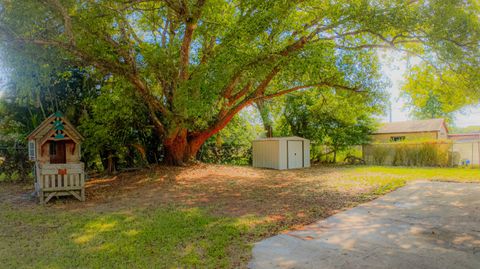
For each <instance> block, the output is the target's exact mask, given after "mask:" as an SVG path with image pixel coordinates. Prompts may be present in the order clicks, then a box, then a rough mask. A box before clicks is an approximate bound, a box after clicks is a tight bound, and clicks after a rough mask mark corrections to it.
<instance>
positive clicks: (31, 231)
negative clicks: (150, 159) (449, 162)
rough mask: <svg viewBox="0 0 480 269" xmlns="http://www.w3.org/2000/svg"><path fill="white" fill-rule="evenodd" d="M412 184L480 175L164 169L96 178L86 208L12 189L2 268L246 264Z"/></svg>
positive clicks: (3, 225) (0, 188)
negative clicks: (314, 226)
mask: <svg viewBox="0 0 480 269" xmlns="http://www.w3.org/2000/svg"><path fill="white" fill-rule="evenodd" d="M411 180H445V181H461V182H480V170H476V169H459V168H393V167H365V166H358V167H313V168H311V169H305V170H296V171H274V170H262V169H254V168H249V167H232V166H220V165H198V166H194V167H189V168H172V167H157V168H155V169H151V170H147V171H142V172H137V173H124V174H121V175H118V176H115V177H110V178H96V179H92V180H91V181H89V183H88V185H87V202H85V203H80V202H76V201H75V200H73V199H61V200H57V201H54V202H53V203H51V204H49V205H47V206H45V207H42V206H38V205H36V204H35V203H34V202H33V201H32V200H31V199H29V198H28V195H27V194H26V193H28V192H29V191H31V189H30V187H31V186H29V185H28V186H26V185H14V184H6V183H3V184H0V267H2V268H176V267H182V268H183V267H187V268H192V267H197V268H200V267H201V268H232V267H235V268H237V267H246V265H247V263H248V260H249V258H250V250H251V246H252V243H254V242H256V241H259V240H261V239H262V238H265V237H268V236H271V235H273V234H276V233H280V232H282V231H285V230H287V229H295V227H298V226H300V225H303V224H307V223H310V222H313V221H314V220H317V219H321V218H325V217H328V216H330V215H332V214H334V213H336V212H338V211H340V210H345V209H347V208H350V207H353V206H355V205H357V204H359V203H362V202H366V201H369V200H371V199H374V198H375V197H378V196H379V195H382V194H384V193H386V192H389V191H392V190H394V189H396V188H398V187H401V186H403V185H404V184H406V182H408V181H411Z"/></svg>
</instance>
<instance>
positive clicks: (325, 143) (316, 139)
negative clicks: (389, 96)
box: [279, 90, 384, 161]
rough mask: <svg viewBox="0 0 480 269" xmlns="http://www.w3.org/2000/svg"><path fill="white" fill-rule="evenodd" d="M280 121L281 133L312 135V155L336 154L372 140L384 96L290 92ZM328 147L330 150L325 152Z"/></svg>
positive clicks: (315, 157) (334, 92)
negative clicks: (376, 118)
mask: <svg viewBox="0 0 480 269" xmlns="http://www.w3.org/2000/svg"><path fill="white" fill-rule="evenodd" d="M285 99H286V100H285V110H284V114H283V117H282V118H281V119H280V121H279V125H280V126H279V131H280V133H281V135H297V136H301V137H305V138H308V139H310V140H311V141H312V142H313V143H312V144H313V145H312V157H313V158H314V159H316V160H319V159H320V158H321V157H322V155H326V154H330V153H333V161H336V154H337V152H339V151H343V150H346V149H349V148H351V147H352V146H356V145H362V144H365V143H368V142H369V135H370V134H371V133H372V131H373V130H374V129H375V127H376V125H375V122H376V121H375V119H374V115H375V114H378V113H380V112H381V111H382V108H383V106H382V104H383V103H384V98H383V96H369V95H363V94H362V95H359V94H352V93H350V92H341V91H340V92H338V91H333V90H332V91H329V92H325V91H323V92H306V93H297V94H292V95H288V96H286V98H285ZM325 147H326V148H327V152H325Z"/></svg>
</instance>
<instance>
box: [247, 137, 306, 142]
mask: <svg viewBox="0 0 480 269" xmlns="http://www.w3.org/2000/svg"><path fill="white" fill-rule="evenodd" d="M269 140H275V141H278V140H308V139H306V138H303V137H300V136H281V137H266V138H257V139H255V140H253V141H269Z"/></svg>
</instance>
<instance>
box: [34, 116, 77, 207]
mask: <svg viewBox="0 0 480 269" xmlns="http://www.w3.org/2000/svg"><path fill="white" fill-rule="evenodd" d="M82 140H83V137H82V135H80V133H79V132H78V131H77V130H75V128H74V127H73V125H72V124H71V123H70V122H69V121H68V120H67V119H66V118H65V117H64V116H63V114H62V113H60V112H57V113H54V114H52V115H51V116H49V117H48V118H47V119H46V120H44V121H43V122H42V123H41V124H40V125H39V126H38V127H37V128H36V129H35V130H33V132H32V133H31V134H30V135H28V155H29V158H30V160H31V161H34V162H35V166H34V174H35V192H36V194H37V196H38V197H39V199H40V203H42V204H43V203H47V202H48V201H49V200H50V199H52V198H53V197H56V196H64V195H73V196H74V197H76V198H77V199H78V200H80V201H85V172H84V165H83V163H82V162H81V161H80V144H81V141H82Z"/></svg>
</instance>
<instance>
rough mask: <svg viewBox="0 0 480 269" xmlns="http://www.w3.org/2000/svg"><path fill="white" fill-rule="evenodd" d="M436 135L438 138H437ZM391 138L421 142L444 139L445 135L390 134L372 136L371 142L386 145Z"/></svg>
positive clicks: (426, 133) (425, 133) (433, 133)
mask: <svg viewBox="0 0 480 269" xmlns="http://www.w3.org/2000/svg"><path fill="white" fill-rule="evenodd" d="M437 134H438V137H437ZM393 136H405V140H422V139H446V138H447V133H446V130H444V133H443V134H441V132H419V133H391V134H373V135H372V136H371V137H372V142H376V143H386V142H390V138H391V137H393Z"/></svg>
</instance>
